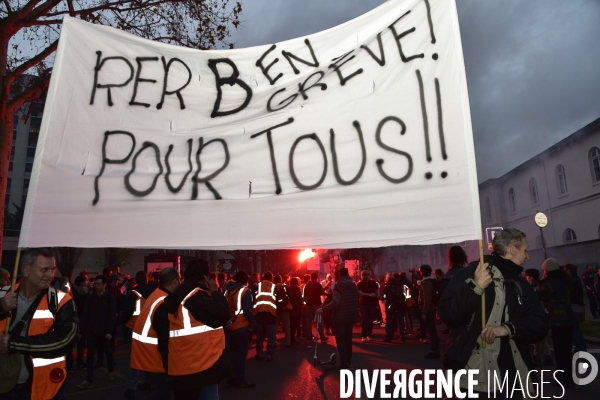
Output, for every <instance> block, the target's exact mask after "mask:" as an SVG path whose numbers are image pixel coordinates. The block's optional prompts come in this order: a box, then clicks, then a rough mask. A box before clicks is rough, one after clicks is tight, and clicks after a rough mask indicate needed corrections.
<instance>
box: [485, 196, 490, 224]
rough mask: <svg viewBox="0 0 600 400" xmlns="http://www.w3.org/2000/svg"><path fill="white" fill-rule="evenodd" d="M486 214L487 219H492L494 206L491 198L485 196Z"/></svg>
mask: <svg viewBox="0 0 600 400" xmlns="http://www.w3.org/2000/svg"><path fill="white" fill-rule="evenodd" d="M485 216H486V217H487V219H492V206H491V205H490V198H489V197H486V198H485Z"/></svg>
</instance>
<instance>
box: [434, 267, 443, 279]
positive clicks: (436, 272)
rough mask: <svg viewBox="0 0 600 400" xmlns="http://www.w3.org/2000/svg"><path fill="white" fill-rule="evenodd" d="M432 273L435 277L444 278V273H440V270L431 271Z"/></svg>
mask: <svg viewBox="0 0 600 400" xmlns="http://www.w3.org/2000/svg"><path fill="white" fill-rule="evenodd" d="M433 273H434V274H435V275H437V276H441V277H442V278H443V277H444V271H442V270H441V269H439V268H438V269H436V270H435V271H433Z"/></svg>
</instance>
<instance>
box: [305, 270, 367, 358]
mask: <svg viewBox="0 0 600 400" xmlns="http://www.w3.org/2000/svg"><path fill="white" fill-rule="evenodd" d="M359 296H360V294H359V291H358V288H357V287H356V285H355V284H354V281H353V280H352V278H350V276H349V275H348V268H340V279H339V280H338V281H337V284H336V286H335V289H334V290H333V297H332V299H331V303H329V304H327V305H326V306H325V307H323V308H319V309H317V310H316V311H315V312H316V314H321V315H322V314H323V311H328V310H331V323H332V324H333V334H334V336H335V343H336V346H337V351H338V356H339V358H340V367H339V369H340V370H342V369H349V368H350V364H351V362H352V328H353V327H354V323H355V322H356V321H358V298H359Z"/></svg>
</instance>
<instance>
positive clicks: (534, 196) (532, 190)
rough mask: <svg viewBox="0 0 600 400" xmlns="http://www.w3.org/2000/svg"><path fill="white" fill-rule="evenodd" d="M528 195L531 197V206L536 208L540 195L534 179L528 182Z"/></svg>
mask: <svg viewBox="0 0 600 400" xmlns="http://www.w3.org/2000/svg"><path fill="white" fill-rule="evenodd" d="M529 194H530V195H531V204H532V205H534V206H537V205H538V204H539V203H540V194H539V192H538V187H537V182H536V181H535V178H531V179H530V180H529Z"/></svg>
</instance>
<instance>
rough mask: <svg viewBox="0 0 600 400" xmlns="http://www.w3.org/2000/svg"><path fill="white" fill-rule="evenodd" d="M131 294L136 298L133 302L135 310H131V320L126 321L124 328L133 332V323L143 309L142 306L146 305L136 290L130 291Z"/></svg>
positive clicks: (144, 299)
mask: <svg viewBox="0 0 600 400" xmlns="http://www.w3.org/2000/svg"><path fill="white" fill-rule="evenodd" d="M131 292H132V293H133V294H135V297H137V299H136V300H135V308H134V309H133V315H132V316H131V318H129V321H127V323H126V324H125V326H126V327H128V328H129V329H132V330H133V327H134V326H135V321H136V320H137V319H138V317H139V315H140V312H141V311H142V308H144V305H145V304H146V298H145V297H144V296H142V295H141V294H140V292H138V291H137V290H131Z"/></svg>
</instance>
